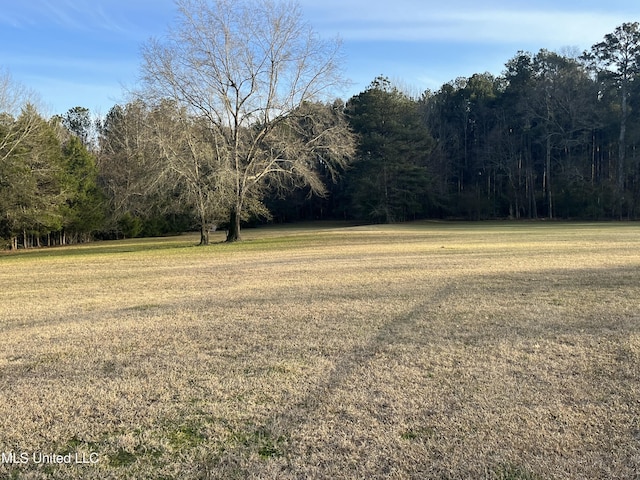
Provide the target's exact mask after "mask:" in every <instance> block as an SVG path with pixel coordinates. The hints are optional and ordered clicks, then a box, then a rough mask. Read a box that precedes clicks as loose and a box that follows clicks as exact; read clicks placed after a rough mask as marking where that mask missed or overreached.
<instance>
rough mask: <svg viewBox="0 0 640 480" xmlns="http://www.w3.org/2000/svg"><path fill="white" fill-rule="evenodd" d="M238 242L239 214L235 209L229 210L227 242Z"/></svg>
mask: <svg viewBox="0 0 640 480" xmlns="http://www.w3.org/2000/svg"><path fill="white" fill-rule="evenodd" d="M239 240H240V213H239V212H238V209H237V208H234V209H232V210H231V214H230V215H229V230H228V232H227V242H237V241H239Z"/></svg>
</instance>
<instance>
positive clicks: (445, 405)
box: [0, 223, 640, 480]
mask: <svg viewBox="0 0 640 480" xmlns="http://www.w3.org/2000/svg"><path fill="white" fill-rule="evenodd" d="M244 234H245V238H246V239H247V241H245V242H243V243H241V244H233V245H227V244H218V245H212V246H210V247H204V248H201V247H193V246H192V245H193V244H194V243H195V242H196V241H197V239H196V237H192V236H181V237H175V238H166V239H151V240H131V241H120V242H105V243H98V244H93V245H86V246H80V247H74V248H56V249H51V250H41V251H30V252H20V253H17V254H2V255H0V285H2V289H1V290H0V328H1V330H0V331H1V332H2V334H1V336H0V382H1V385H2V388H1V389H0V452H3V456H2V463H1V464H0V478H18V479H23V478H24V479H49V478H55V479H75V478H83V479H163V478H164V479H173V478H176V479H207V478H225V479H226V478H238V479H241V478H281V479H293V478H296V479H302V478H395V479H404V478H415V479H422V478H434V479H435V478H437V479H441V478H442V479H458V478H459V479H463V478H464V479H466V478H487V479H504V480H506V479H547V478H551V479H583V478H588V479H609V478H625V479H626V478H639V476H640V225H639V224H614V223H611V224H545V223H479V224H463V223H453V224H448V223H419V224H409V225H399V226H377V227H351V228H329V227H323V226H316V227H314V228H304V229H296V228H288V229H284V228H265V229H257V230H246V231H245V232H244ZM216 239H217V240H222V235H221V234H220V237H219V238H217V237H216V238H214V240H216ZM11 454H14V456H13V457H12V456H11ZM41 454H48V455H51V454H58V455H61V456H62V457H58V460H59V461H60V462H62V463H52V462H47V461H45V460H47V457H41V456H40V455H41ZM67 454H71V456H70V457H64V455H67ZM91 454H93V455H91ZM76 455H77V458H78V459H79V460H80V461H82V460H83V459H85V460H86V462H87V463H75V461H76ZM52 458H53V459H54V460H55V459H56V457H52ZM67 459H68V460H69V461H67ZM11 460H13V461H14V462H15V463H11ZM23 461H24V463H21V462H23ZM92 462H93V463H92Z"/></svg>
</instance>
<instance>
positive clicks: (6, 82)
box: [0, 70, 40, 161]
mask: <svg viewBox="0 0 640 480" xmlns="http://www.w3.org/2000/svg"><path fill="white" fill-rule="evenodd" d="M38 103H39V99H38V97H37V95H36V94H35V93H34V92H33V91H31V90H29V89H27V88H26V87H24V86H23V85H21V84H20V83H18V82H16V81H15V80H13V78H12V77H11V75H10V74H9V72H7V71H1V70H0V161H6V160H7V159H8V157H9V156H10V155H11V154H12V153H13V152H14V151H15V149H16V148H18V147H19V146H20V144H22V143H23V142H24V141H26V139H27V138H29V137H30V136H32V135H34V134H35V130H36V128H37V127H38V126H39V125H40V122H39V121H38V120H39V117H38V116H30V117H29V121H26V122H22V123H18V122H16V121H15V119H16V118H17V117H18V116H19V115H20V114H21V112H22V111H23V109H24V108H26V107H27V105H31V106H35V105H37V104H38ZM34 111H35V110H34Z"/></svg>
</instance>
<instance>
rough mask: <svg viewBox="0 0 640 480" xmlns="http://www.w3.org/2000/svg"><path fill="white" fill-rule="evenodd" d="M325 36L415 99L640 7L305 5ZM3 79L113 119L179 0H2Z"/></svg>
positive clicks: (364, 70)
mask: <svg viewBox="0 0 640 480" xmlns="http://www.w3.org/2000/svg"><path fill="white" fill-rule="evenodd" d="M299 3H300V5H301V6H302V8H303V12H304V14H305V17H306V19H307V20H308V21H309V22H310V23H311V24H312V25H313V26H314V28H315V29H316V30H317V31H318V32H319V33H320V34H321V35H323V36H327V37H333V36H336V35H339V36H340V37H341V38H342V40H343V46H344V53H345V55H346V61H345V74H346V76H347V77H348V78H349V79H350V80H351V81H352V85H351V87H350V88H349V89H348V90H347V91H345V92H343V98H345V99H346V98H348V97H349V96H351V95H353V94H356V93H358V92H360V91H362V90H363V89H364V88H366V86H367V85H368V84H369V83H370V82H371V81H372V80H373V79H374V78H375V77H376V76H377V75H380V74H382V75H385V76H388V77H389V78H391V79H392V80H393V81H397V82H398V83H400V84H402V86H404V87H407V88H410V89H411V90H412V91H414V92H416V93H417V92H420V91H423V90H425V89H427V88H429V89H432V90H437V89H438V88H439V87H440V86H442V84H444V83H445V82H448V81H450V80H453V79H455V78H456V77H460V76H470V75H472V74H474V73H482V72H485V71H487V72H490V73H493V74H494V75H499V74H500V73H501V72H502V70H503V68H504V64H505V63H506V62H507V61H508V60H509V59H510V58H512V57H513V56H514V55H515V54H516V53H517V52H518V51H519V50H527V51H532V52H537V51H538V50H539V49H541V48H546V49H549V50H554V51H558V52H561V51H563V50H564V49H573V50H575V51H578V52H581V51H583V50H585V49H588V48H589V47H590V46H591V45H593V44H594V43H597V42H599V41H601V40H602V39H603V37H604V35H605V34H607V33H611V32H613V30H614V29H615V27H616V26H618V25H620V24H622V23H624V22H632V21H640V2H638V0H618V1H616V0H608V1H604V0H600V1H598V2H596V1H592V0H538V1H536V2H531V1H530V0H529V1H520V0H511V1H504V0H500V1H498V0H485V1H478V0H438V1H431V0H392V1H389V0H384V1H380V0H299ZM0 4H1V8H0V70H5V71H8V72H9V73H10V74H11V76H12V77H13V79H14V80H15V81H17V82H19V83H21V84H22V85H24V86H27V87H29V88H31V89H33V90H34V91H36V92H37V93H38V94H39V95H40V97H41V99H42V101H43V103H44V110H45V112H44V113H47V114H56V113H64V112H66V111H67V110H68V109H69V108H71V107H74V106H83V107H87V108H89V109H90V110H91V111H92V112H93V113H94V114H98V115H100V114H102V115H104V114H106V113H107V112H108V110H109V109H110V108H111V107H112V106H113V105H114V104H115V103H118V102H120V101H122V100H123V98H124V95H123V91H124V87H131V86H134V85H135V82H136V78H137V76H138V72H139V64H140V46H141V45H142V43H144V42H145V41H146V40H147V39H149V38H150V37H154V36H156V37H157V36H161V35H162V34H163V33H164V32H166V30H167V28H168V26H169V25H171V24H172V23H173V20H174V18H175V8H174V4H173V1H172V0H29V1H15V0H0Z"/></svg>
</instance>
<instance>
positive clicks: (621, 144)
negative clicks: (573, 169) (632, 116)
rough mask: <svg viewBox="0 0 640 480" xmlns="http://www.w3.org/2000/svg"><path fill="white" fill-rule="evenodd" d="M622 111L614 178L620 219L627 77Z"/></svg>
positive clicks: (623, 91) (625, 149)
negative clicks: (615, 175)
mask: <svg viewBox="0 0 640 480" xmlns="http://www.w3.org/2000/svg"><path fill="white" fill-rule="evenodd" d="M621 95H622V102H621V103H622V111H621V112H620V137H619V143H618V172H617V178H616V197H617V204H618V215H619V218H620V220H622V217H623V208H624V164H625V155H626V151H627V141H626V135H627V116H628V106H627V79H626V78H624V79H623V80H622V92H621Z"/></svg>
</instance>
